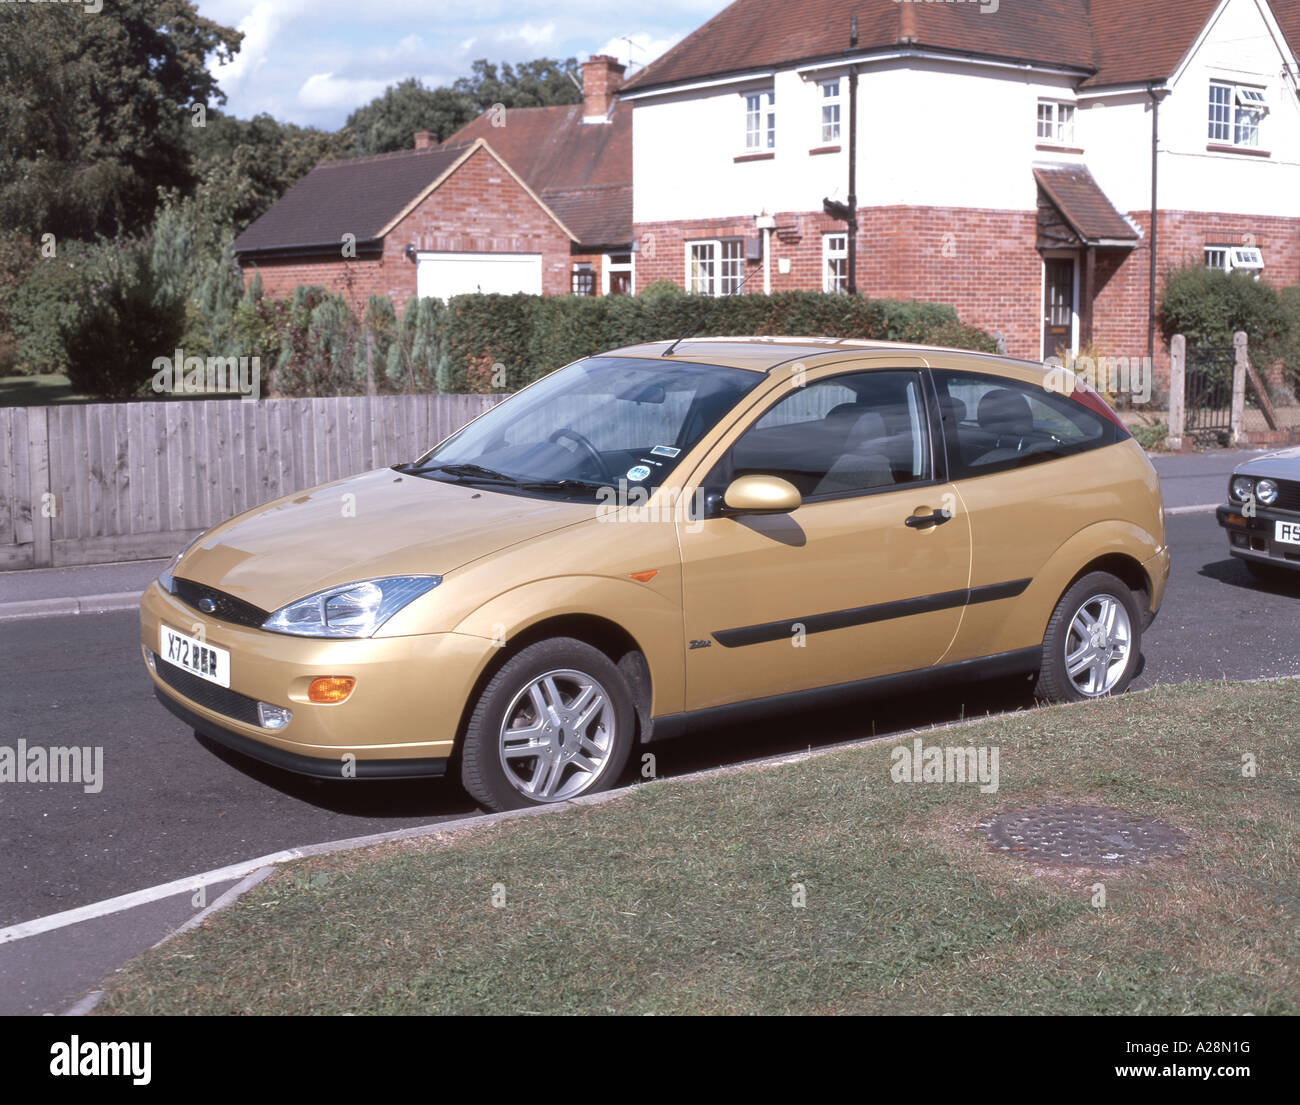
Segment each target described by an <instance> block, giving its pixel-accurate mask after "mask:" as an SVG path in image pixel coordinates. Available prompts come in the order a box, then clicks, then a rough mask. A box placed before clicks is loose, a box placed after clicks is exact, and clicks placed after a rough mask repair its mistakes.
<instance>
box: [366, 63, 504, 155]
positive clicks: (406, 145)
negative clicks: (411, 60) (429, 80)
mask: <svg viewBox="0 0 1300 1105" xmlns="http://www.w3.org/2000/svg"><path fill="white" fill-rule="evenodd" d="M477 114H478V109H477V106H476V104H475V101H474V99H473V98H472V97H471V96H469V95H467V94H466V93H463V92H457V91H453V90H452V89H450V88H425V87H424V85H423V84H421V83H420V81H419V79H418V78H416V77H409V78H408V79H406V80H404V81H402V82H401V83H399V84H395V85H390V86H389V87H388V89H387V90H386V91H385V92H384V94H383V95H382V96H377V97H376V98H375V99H373V100H371V101H370V103H368V104H366V105H365V106H364V107H359V108H357V110H356V111H354V112H353V113H352V114H351V115H349V116H348V121H347V123H346V124H345V126H344V129H345V130H347V131H349V132H351V134H352V135H353V151H352V152H353V153H354V154H355V155H356V156H358V157H364V156H367V155H369V154H376V153H391V152H393V151H394V150H409V149H410V148H411V143H412V139H413V137H414V135H415V132H416V131H417V130H427V131H429V132H430V134H431V135H432V136H433V139H434V141H435V142H443V141H445V140H446V139H448V138H450V137H451V135H452V134H453V133H455V132H456V131H457V130H459V129H460V128H461V127H463V126H464V125H465V124H466V123H468V122H469V121H470V120H471V119H473V118H474V116H475V115H477Z"/></svg>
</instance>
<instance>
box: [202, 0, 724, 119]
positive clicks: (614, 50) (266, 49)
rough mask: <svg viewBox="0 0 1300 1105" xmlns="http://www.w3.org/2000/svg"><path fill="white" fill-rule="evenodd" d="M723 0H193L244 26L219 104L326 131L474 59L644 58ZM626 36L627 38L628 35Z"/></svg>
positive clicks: (209, 13) (463, 71)
mask: <svg viewBox="0 0 1300 1105" xmlns="http://www.w3.org/2000/svg"><path fill="white" fill-rule="evenodd" d="M726 2H727V0H627V2H625V3H622V4H618V3H613V4H611V3H608V2H605V3H599V4H597V3H592V2H591V0H569V2H566V3H563V4H556V3H545V2H544V0H508V2H506V0H471V2H468V3H466V2H464V0H462V2H460V3H453V2H451V0H380V2H378V3H376V2H373V0H372V2H366V0H198V9H199V12H200V13H201V14H202V15H204V16H206V17H207V18H209V19H212V20H215V21H216V22H218V23H222V24H224V25H225V26H228V27H235V28H237V29H238V30H241V31H243V32H244V41H243V44H242V46H241V47H240V51H239V54H238V55H237V56H236V57H235V59H234V61H233V62H231V63H230V64H228V65H217V64H216V63H215V61H214V62H213V64H212V69H213V72H214V73H215V74H216V77H217V80H218V82H219V84H220V85H221V89H222V91H223V92H225V94H226V98H227V100H226V104H225V107H224V110H225V111H226V112H227V113H229V114H232V115H236V116H238V117H240V118H245V119H246V118H250V117H252V116H253V115H257V114H259V113H261V112H267V113H269V114H270V115H273V116H274V117H275V118H276V119H279V120H280V121H281V122H289V123H299V124H301V125H303V126H316V127H323V128H325V129H327V130H335V129H337V128H338V127H340V126H342V125H343V123H344V121H345V120H346V119H347V117H348V115H349V114H350V113H351V112H352V111H353V110H354V109H356V108H358V107H360V106H362V105H363V104H366V103H369V102H370V101H371V100H372V99H374V98H375V97H376V96H378V95H380V94H382V93H383V91H384V89H386V88H387V87H388V86H389V85H391V84H396V83H397V82H398V81H401V80H405V79H406V78H407V77H418V78H419V79H420V80H421V81H423V82H424V84H425V85H426V86H428V87H430V88H436V87H437V86H439V85H443V84H450V83H451V82H452V81H454V80H455V79H456V78H457V77H460V76H465V75H468V73H469V72H470V66H471V64H472V63H473V62H474V60H475V59H476V58H481V57H486V58H488V59H489V60H491V61H509V62H520V61H530V60H532V59H533V58H538V57H554V58H566V57H576V58H578V59H579V60H580V61H581V60H582V59H584V58H586V57H587V56H589V55H591V54H613V55H615V56H616V57H617V58H618V59H619V60H620V61H622V62H627V61H628V59H629V57H630V58H631V61H632V63H633V68H632V69H630V70H629V73H630V72H633V71H635V68H637V67H639V66H642V65H646V64H648V63H649V62H651V61H653V60H654V59H655V58H656V57H658V56H659V55H660V54H662V53H663V52H664V51H665V50H666V49H668V48H669V47H670V46H672V45H673V44H674V43H675V42H678V41H679V40H680V39H681V38H682V37H684V36H685V35H686V34H689V33H690V32H691V31H693V30H694V29H695V28H696V27H698V26H700V25H701V24H702V23H704V22H706V21H707V20H708V19H710V18H711V17H712V16H714V15H715V14H717V12H719V11H720V10H722V8H723V7H724V6H725V5H726ZM627 39H630V40H631V42H630V43H629V42H628V41H627Z"/></svg>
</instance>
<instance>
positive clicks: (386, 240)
mask: <svg viewBox="0 0 1300 1105" xmlns="http://www.w3.org/2000/svg"><path fill="white" fill-rule="evenodd" d="M582 69H583V87H584V94H583V101H582V103H580V104H567V105H559V106H553V107H539V108H514V109H511V110H510V111H508V112H504V113H500V114H498V113H496V112H491V111H489V112H485V113H484V114H483V115H481V116H479V117H478V118H477V119H475V120H474V121H473V122H471V123H469V124H467V125H466V126H465V127H463V128H462V129H461V130H460V131H458V132H457V133H456V134H454V135H452V136H451V137H450V138H449V139H448V140H447V141H446V142H445V143H443V144H442V145H440V146H435V145H433V144H432V142H431V141H430V136H429V134H428V132H427V131H420V132H417V133H416V134H415V136H414V146H413V148H412V149H410V150H401V151H398V152H396V153H389V154H381V155H378V156H376V157H363V158H352V159H349V160H346V161H334V162H325V163H322V164H321V165H318V166H317V167H316V168H315V169H313V170H312V171H311V172H310V173H309V174H308V175H307V176H306V177H304V178H303V179H302V180H301V181H299V182H298V183H297V184H296V185H294V187H293V188H291V189H290V190H289V191H288V192H287V193H286V194H285V195H284V196H283V197H281V199H280V200H279V202H277V203H276V204H275V205H274V206H273V207H272V208H271V209H270V210H269V211H267V212H266V214H264V215H263V216H262V217H261V218H260V219H258V220H257V222H255V223H254V224H253V225H252V226H250V227H249V228H248V229H247V230H245V231H244V233H243V234H241V235H240V236H239V238H238V239H237V240H236V242H235V253H236V256H237V257H238V259H239V262H240V265H241V267H242V269H243V271H244V277H245V281H246V282H249V281H252V280H253V279H254V276H255V275H256V276H260V277H261V280H262V284H263V287H264V288H265V290H266V294H268V295H269V296H272V297H276V298H284V297H288V296H290V295H292V294H293V290H294V288H296V287H298V286H299V285H313V284H314V285H322V286H324V287H326V288H328V289H329V290H330V291H333V292H337V293H338V294H340V295H343V296H344V297H346V299H347V300H348V302H349V303H350V304H351V306H352V308H353V310H356V311H360V310H362V309H363V308H364V307H365V304H366V301H367V300H368V299H369V298H370V296H372V295H385V296H388V297H389V298H390V299H391V300H392V302H393V306H394V308H395V309H396V310H398V311H399V312H400V311H401V310H402V309H403V307H405V305H406V303H407V301H408V300H410V299H411V298H412V297H414V296H415V295H416V294H417V291H418V289H419V277H418V274H417V265H416V263H415V262H414V261H413V260H412V257H411V256H410V254H437V255H439V257H438V259H435V260H434V261H433V262H432V263H433V264H436V265H446V266H448V267H447V269H446V270H445V271H448V272H449V271H451V270H452V269H456V270H460V269H461V268H462V263H461V261H458V260H455V255H477V256H469V257H464V258H463V261H464V262H468V263H469V264H470V267H471V268H472V266H473V265H475V264H478V265H479V266H480V267H479V269H478V270H476V274H477V275H478V276H479V277H484V276H485V275H487V269H491V268H495V267H496V265H495V264H493V263H485V262H492V261H493V260H494V259H496V260H500V261H509V260H510V257H511V256H512V255H513V256H515V257H518V256H520V255H522V256H524V257H527V258H532V257H538V258H540V265H541V274H540V283H539V284H532V285H531V286H532V287H534V288H538V287H539V289H540V291H541V292H542V294H544V295H567V294H569V292H570V291H571V290H572V288H573V273H574V270H575V269H577V268H578V267H579V266H589V271H590V272H591V274H592V277H593V287H594V291H595V292H596V293H599V292H600V290H601V289H602V287H604V286H605V282H604V279H603V278H604V276H605V273H604V271H603V270H604V268H605V265H606V262H607V259H608V258H609V257H610V255H624V254H628V253H629V252H630V250H631V246H632V146H631V115H632V111H631V107H630V106H627V105H622V104H619V103H618V102H617V101H616V100H615V99H614V98H613V95H614V92H615V90H616V89H617V88H618V86H619V84H620V83H621V81H622V76H623V66H621V65H620V64H619V63H618V62H617V61H616V60H615V59H614V58H612V57H608V56H606V55H597V56H595V57H592V58H590V59H588V60H587V61H586V62H584V63H583V67H582ZM347 235H350V236H351V237H350V239H349V241H350V250H349V251H345V249H344V238H345V236H347ZM423 263H425V261H423V260H422V261H421V264H423ZM529 266H530V267H529V271H530V273H531V271H532V269H531V261H530V262H529ZM466 271H469V270H466ZM462 279H463V282H464V283H465V284H466V286H465V287H464V290H466V291H472V290H474V289H473V287H471V286H468V285H470V284H472V283H473V277H472V276H470V277H464V278H462V277H460V276H456V277H452V278H451V279H449V280H448V281H446V283H445V284H443V283H440V282H439V281H438V280H437V279H433V280H431V281H430V283H429V284H427V285H426V288H429V287H432V286H435V285H436V286H437V287H439V288H440V289H442V290H439V291H438V292H436V293H435V294H445V293H446V288H447V287H448V286H451V287H452V288H453V291H452V294H455V291H454V288H455V285H458V284H459V283H461V282H462ZM486 282H487V281H486V280H485V283H486ZM505 282H508V281H502V282H501V283H505ZM522 283H525V281H523V280H522V279H521V280H518V281H516V287H517V286H518V284H522ZM528 283H530V284H531V277H530V279H529V281H528Z"/></svg>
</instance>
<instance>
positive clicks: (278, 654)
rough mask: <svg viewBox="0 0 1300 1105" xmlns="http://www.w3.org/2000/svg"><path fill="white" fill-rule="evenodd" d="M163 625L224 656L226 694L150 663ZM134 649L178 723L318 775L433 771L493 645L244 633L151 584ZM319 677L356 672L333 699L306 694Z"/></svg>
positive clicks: (437, 638)
mask: <svg viewBox="0 0 1300 1105" xmlns="http://www.w3.org/2000/svg"><path fill="white" fill-rule="evenodd" d="M164 624H166V625H168V626H170V627H171V628H172V629H174V630H176V631H177V632H180V633H184V634H187V635H189V636H192V637H193V636H202V637H203V639H204V640H205V641H206V642H207V643H208V644H210V645H214V646H216V647H217V648H222V649H225V650H227V651H228V652H229V653H230V687H229V689H228V690H223V689H222V688H220V687H217V686H216V685H215V684H211V683H208V682H206V681H204V680H200V679H199V678H198V677H197V676H190V675H188V673H186V672H183V671H180V669H178V668H174V667H171V666H170V665H167V664H166V661H163V660H158V659H157V657H156V654H157V653H158V651H159V649H160V635H161V627H162V626H163V625H164ZM140 644H141V650H142V653H143V654H144V659H145V664H146V667H147V669H148V670H149V675H150V678H151V679H152V680H153V683H154V691H155V693H156V694H157V695H158V697H159V699H160V700H161V701H162V702H163V704H164V705H165V706H166V707H167V708H168V709H169V710H171V711H172V713H174V714H176V715H177V716H178V717H180V718H181V719H182V720H184V721H185V723H186V724H187V725H189V726H191V727H192V728H194V729H195V730H197V731H198V732H200V733H202V734H204V735H206V736H207V737H209V738H210V739H212V740H215V741H217V742H219V743H221V744H223V745H225V746H226V747H228V748H233V749H235V750H236V751H239V752H242V753H244V754H246V755H249V756H252V757H254V758H256V759H259V760H262V761H264V762H266V763H272V764H275V765H276V766H279V767H284V768H287V769H288V770H290V771H296V772H299V773H301V774H306V775H313V776H316V777H318V778H329V779H338V778H347V777H354V776H355V777H359V778H367V777H368V778H381V777H395V776H407V777H410V776H417V777H418V776H424V777H428V776H436V775H441V774H443V773H444V772H445V770H446V761H447V759H448V758H449V757H450V756H451V754H452V751H453V749H454V748H455V743H456V737H457V733H458V730H459V728H460V723H461V718H462V716H463V714H464V709H465V704H466V701H467V699H468V696H469V694H470V691H471V689H472V688H473V686H474V684H475V682H476V680H477V679H478V676H479V674H480V673H481V672H482V670H483V668H484V667H486V665H487V663H488V662H489V660H490V659H491V656H492V655H493V653H494V651H495V646H494V643H493V642H492V641H491V640H489V639H485V638H482V637H476V636H471V635H469V634H464V633H432V634H424V635H421V636H413V637H381V638H366V639H363V640H343V641H340V640H316V639H311V638H305V637H292V636H288V635H285V634H281V633H269V632H267V631H265V630H261V629H250V628H244V627H241V626H236V625H232V624H230V623H228V622H223V621H219V620H217V619H215V618H210V617H207V616H205V615H203V614H201V613H199V611H197V610H195V609H193V608H192V607H190V606H188V605H186V604H185V603H183V602H181V601H180V600H179V599H177V598H175V597H174V596H172V595H169V594H167V593H166V592H165V591H164V590H163V589H162V588H161V587H160V586H159V585H158V584H157V583H156V582H155V583H151V584H150V585H149V587H148V588H146V589H145V592H144V595H143V596H142V598H141V602H140ZM178 672H179V674H180V676H182V677H184V678H179V677H178V676H177V673H178ZM323 675H334V676H343V675H347V676H352V677H353V678H355V679H356V686H355V688H354V690H353V691H352V694H351V695H350V696H349V697H348V699H347V700H346V701H345V702H340V703H336V704H329V705H326V704H321V703H313V702H310V701H309V700H308V699H307V686H308V684H309V683H310V682H311V680H312V679H315V678H317V677H319V676H323ZM259 701H260V702H266V703H269V704H271V705H275V706H283V707H286V708H287V709H289V710H291V711H292V713H293V717H292V719H291V720H290V721H289V723H288V724H287V725H286V726H285V727H284V728H282V729H277V730H268V729H265V728H263V727H262V726H261V725H260V724H258V722H257V717H256V703H257V702H259ZM250 705H251V707H252V708H251V709H250V708H249V707H250Z"/></svg>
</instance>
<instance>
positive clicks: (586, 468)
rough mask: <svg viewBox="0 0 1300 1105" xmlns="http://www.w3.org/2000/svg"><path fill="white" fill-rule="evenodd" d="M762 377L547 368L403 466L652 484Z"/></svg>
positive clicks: (531, 480) (627, 360)
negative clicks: (548, 371)
mask: <svg viewBox="0 0 1300 1105" xmlns="http://www.w3.org/2000/svg"><path fill="white" fill-rule="evenodd" d="M762 379H763V376H762V374H761V373H758V372H752V371H748V370H745V369H738V368H724V367H721V366H718V365H703V364H683V363H681V362H677V361H668V362H665V361H662V360H657V359H648V358H642V357H635V358H634V357H591V358H588V359H587V360H583V361H577V362H575V363H574V364H571V365H569V366H568V367H567V368H562V369H560V370H559V371H558V372H553V373H552V374H551V375H549V376H547V377H546V378H544V379H542V380H540V381H538V382H537V383H536V384H534V385H533V386H532V387H529V388H527V389H525V390H524V391H522V392H520V393H519V394H518V395H516V396H512V397H511V398H510V399H507V400H506V401H505V402H503V403H501V404H500V405H498V406H496V407H494V408H493V409H492V410H490V411H488V412H487V413H486V414H485V415H483V416H482V417H481V418H478V419H477V420H475V421H474V422H471V423H470V424H469V425H468V426H466V427H465V428H464V429H462V430H461V431H460V432H459V433H457V434H455V435H453V436H452V437H450V438H448V439H447V440H446V441H444V442H443V443H442V444H441V445H439V446H438V447H437V448H435V449H434V450H432V451H431V452H429V453H427V454H426V455H425V456H423V457H421V458H420V459H419V460H417V461H415V462H414V463H413V464H410V465H406V466H404V467H403V469H402V470H403V471H406V472H410V473H414V474H417V475H421V476H428V477H430V478H433V479H450V480H456V481H464V482H470V483H476V482H478V483H483V484H485V485H488V486H492V487H494V489H498V488H499V489H501V490H506V491H514V492H517V493H523V494H559V495H565V496H568V497H574V498H588V497H592V496H593V495H595V493H596V492H597V491H598V490H599V489H600V488H601V487H619V485H620V482H625V483H626V484H627V486H628V487H629V488H630V487H633V486H637V487H642V488H645V489H647V490H648V489H650V488H653V487H656V486H658V485H659V484H660V483H662V482H663V480H664V479H665V478H666V477H667V475H668V474H669V473H670V472H671V471H672V470H673V468H675V467H676V465H677V463H678V462H679V461H680V460H681V459H682V458H683V457H684V456H685V455H686V453H687V452H689V451H690V449H691V447H692V446H694V445H695V443H696V442H698V441H699V440H700V438H701V437H703V436H704V434H705V433H707V432H708V431H709V430H710V429H711V428H712V427H713V426H714V425H716V424H717V422H718V420H719V419H720V418H722V416H723V415H724V414H726V413H727V411H729V410H731V409H732V408H733V407H734V406H735V405H736V403H737V402H738V401H739V400H740V399H741V397H742V396H744V395H745V394H746V393H747V392H748V391H750V390H751V389H752V388H753V387H754V386H755V385H757V384H758V383H759V381H760V380H762Z"/></svg>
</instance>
